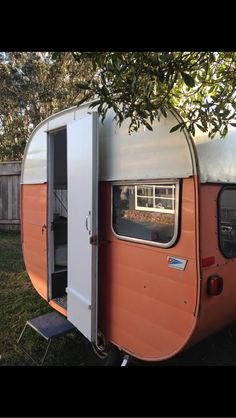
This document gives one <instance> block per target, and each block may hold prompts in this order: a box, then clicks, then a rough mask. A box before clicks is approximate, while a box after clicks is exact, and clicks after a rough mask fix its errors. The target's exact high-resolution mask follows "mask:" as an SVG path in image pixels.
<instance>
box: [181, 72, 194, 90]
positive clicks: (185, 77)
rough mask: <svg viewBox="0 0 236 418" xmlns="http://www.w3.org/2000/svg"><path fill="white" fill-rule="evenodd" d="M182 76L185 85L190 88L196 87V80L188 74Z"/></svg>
mask: <svg viewBox="0 0 236 418" xmlns="http://www.w3.org/2000/svg"><path fill="white" fill-rule="evenodd" d="M181 75H182V78H183V80H184V82H185V84H186V85H187V86H188V87H194V86H195V81H194V79H193V77H192V76H191V75H189V74H187V73H181Z"/></svg>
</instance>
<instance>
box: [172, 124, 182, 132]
mask: <svg viewBox="0 0 236 418" xmlns="http://www.w3.org/2000/svg"><path fill="white" fill-rule="evenodd" d="M182 125H183V122H181V123H178V125H175V126H173V128H171V130H170V133H171V132H175V131H177V130H178V129H179V128H180V127H181V126H182Z"/></svg>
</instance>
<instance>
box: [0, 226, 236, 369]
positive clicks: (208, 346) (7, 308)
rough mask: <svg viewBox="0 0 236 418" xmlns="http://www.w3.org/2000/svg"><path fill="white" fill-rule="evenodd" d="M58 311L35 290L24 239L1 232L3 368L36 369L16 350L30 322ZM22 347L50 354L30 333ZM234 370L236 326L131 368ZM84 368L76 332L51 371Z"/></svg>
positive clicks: (54, 352)
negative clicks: (25, 257)
mask: <svg viewBox="0 0 236 418" xmlns="http://www.w3.org/2000/svg"><path fill="white" fill-rule="evenodd" d="M50 311H52V309H51V308H50V307H49V306H48V304H47V302H45V301H44V300H43V299H42V298H41V297H40V296H39V295H38V294H37V292H36V291H35V290H34V288H33V286H32V285H31V282H30V280H29V277H28V275H27V273H26V272H25V267H24V263H23V259H22V253H21V244H20V235H19V233H17V232H11V231H9V232H8V231H7V232H3V231H0V318H1V320H0V365H1V366H31V365H34V363H33V362H32V361H31V360H30V359H29V358H28V357H27V355H26V354H24V352H22V351H21V349H20V348H19V347H18V346H17V345H16V341H17V339H18V337H19V335H20V332H21V330H22V328H23V326H24V324H25V322H26V321H27V320H28V319H31V318H34V317H36V316H38V315H41V314H44V313H46V312H50ZM22 344H23V346H24V348H25V350H26V351H27V352H30V353H31V354H32V356H33V357H34V358H35V359H36V360H38V361H39V360H40V359H41V358H42V356H43V353H44V350H45V344H46V342H45V340H43V339H42V338H41V337H40V336H39V335H37V334H36V333H34V332H30V331H29V332H28V333H27V334H26V335H25V337H24V340H23V341H22ZM143 364H145V365H150V366H153V365H156V366H172V365H175V366H180V365H186V366H195V365H196V366H199V365H202V366H216V365H217V366H232V365H236V324H235V325H232V326H231V327H228V328H227V329H225V330H223V331H222V332H220V333H218V334H216V335H213V336H212V337H210V338H208V339H207V340H205V341H203V342H201V343H199V344H197V345H196V346H194V347H192V348H190V349H189V350H186V351H184V352H183V353H181V354H179V355H178V356H176V357H174V358H172V359H170V360H166V361H164V362H158V363H146V362H145V363H142V362H140V361H138V360H133V359H131V360H129V361H128V363H127V366H142V365H143ZM74 365H77V366H82V365H84V362H83V338H82V336H81V334H80V333H78V332H76V331H74V332H71V333H69V334H67V335H66V336H62V337H59V338H58V339H57V340H56V341H55V342H54V343H53V344H52V347H51V348H50V351H49V354H48V356H47V358H46V361H45V366H74Z"/></svg>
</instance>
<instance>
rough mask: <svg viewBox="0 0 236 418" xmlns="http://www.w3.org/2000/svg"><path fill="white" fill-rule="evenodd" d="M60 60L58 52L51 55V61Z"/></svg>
mask: <svg viewBox="0 0 236 418" xmlns="http://www.w3.org/2000/svg"><path fill="white" fill-rule="evenodd" d="M60 58H61V53H60V52H53V54H52V60H54V61H56V60H58V59H60Z"/></svg>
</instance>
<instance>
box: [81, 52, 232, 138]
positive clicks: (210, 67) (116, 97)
mask: <svg viewBox="0 0 236 418" xmlns="http://www.w3.org/2000/svg"><path fill="white" fill-rule="evenodd" d="M73 55H74V58H75V60H76V61H77V62H78V63H81V64H82V63H86V62H87V61H89V62H91V73H90V74H91V76H90V77H89V78H88V81H87V82H86V83H81V84H80V85H79V89H80V91H81V90H83V91H84V97H83V99H82V100H80V101H79V102H78V103H82V102H83V101H87V100H90V99H93V98H95V103H94V104H93V106H94V105H98V112H99V113H100V114H101V116H102V118H103V119H104V118H105V116H106V112H107V110H108V109H109V108H112V109H113V110H114V112H115V114H116V116H115V119H116V120H117V122H118V124H121V123H122V122H123V120H124V119H126V118H130V125H129V132H132V131H137V130H138V129H139V127H140V126H141V125H145V126H146V127H147V128H148V129H150V130H151V129H152V127H151V125H152V122H153V120H154V119H156V118H157V119H160V117H162V116H164V117H166V116H167V111H168V110H169V109H173V108H175V109H176V110H177V111H178V112H179V114H180V116H182V118H183V123H180V124H178V125H176V126H174V127H173V128H172V129H171V131H175V130H177V129H180V130H182V129H183V128H184V127H185V128H186V129H187V130H188V131H189V132H190V134H192V135H193V136H194V135H195V129H196V127H198V128H199V129H200V130H201V131H203V132H208V135H209V136H210V137H211V138H213V137H214V136H215V134H216V133H217V132H219V133H220V135H221V136H222V137H224V136H225V135H226V134H227V131H228V125H229V124H232V125H233V126H236V124H235V117H236V96H235V86H236V53H235V52H95V53H94V52H82V53H81V52H76V53H74V54H73Z"/></svg>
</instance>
